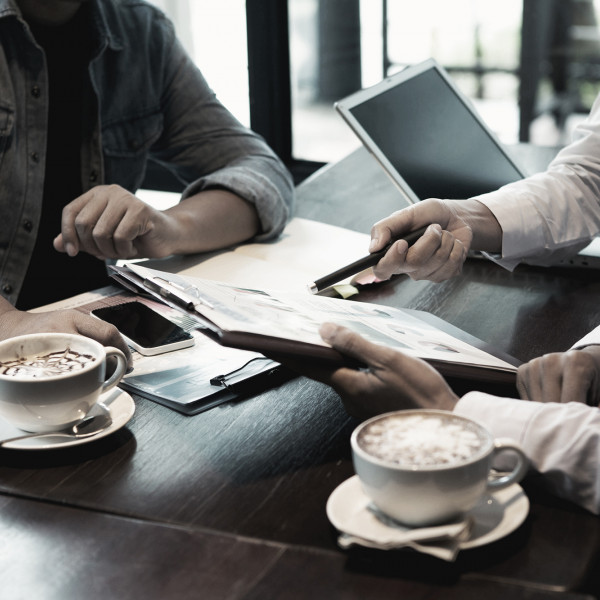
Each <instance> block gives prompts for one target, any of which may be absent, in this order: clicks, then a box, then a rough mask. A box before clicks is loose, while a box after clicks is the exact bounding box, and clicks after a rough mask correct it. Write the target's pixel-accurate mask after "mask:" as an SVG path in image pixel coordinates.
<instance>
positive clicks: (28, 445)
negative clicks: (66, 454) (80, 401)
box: [0, 388, 135, 450]
mask: <svg viewBox="0 0 600 600" xmlns="http://www.w3.org/2000/svg"><path fill="white" fill-rule="evenodd" d="M100 404H101V405H100ZM103 410H107V411H108V412H109V413H110V417H111V419H112V422H111V424H110V425H109V426H108V427H106V428H105V429H102V430H100V431H99V432H98V433H96V434H94V435H90V436H88V437H82V438H73V439H66V438H60V437H55V438H52V437H47V438H45V437H40V438H31V439H22V440H18V441H14V442H9V443H7V444H6V445H2V440H8V439H9V438H12V437H16V436H19V435H25V432H24V431H22V430H21V429H18V428H17V427H15V426H14V425H11V424H10V423H7V422H6V421H5V420H4V419H0V445H2V447H3V448H7V449H11V450H13V449H14V450H55V449H58V448H67V447H70V446H78V445H80V444H87V443H89V442H93V441H95V440H98V439H100V438H103V437H106V436H107V435H110V434H111V433H114V432H115V431H117V430H118V429H121V427H123V426H124V425H125V424H127V422H128V421H129V420H130V419H131V417H133V413H134V412H135V403H134V401H133V398H132V397H131V396H130V395H129V394H128V393H127V392H124V391H123V390H121V389H119V388H113V389H112V390H110V391H108V392H106V393H105V394H102V396H100V401H99V404H97V405H96V406H94V407H93V408H92V410H91V411H90V412H89V414H90V415H93V414H94V413H95V411H96V412H98V411H103Z"/></svg>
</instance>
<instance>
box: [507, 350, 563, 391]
mask: <svg viewBox="0 0 600 600" xmlns="http://www.w3.org/2000/svg"><path fill="white" fill-rule="evenodd" d="M517 377H520V378H521V379H522V381H523V384H524V386H525V387H526V389H527V398H528V399H529V400H533V401H535V402H560V398H561V388H562V365H561V364H560V355H559V354H547V355H544V356H541V357H539V358H535V359H533V360H532V361H530V362H529V363H527V364H526V365H522V366H521V367H519V370H518V372H517Z"/></svg>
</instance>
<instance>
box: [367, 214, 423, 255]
mask: <svg viewBox="0 0 600 600" xmlns="http://www.w3.org/2000/svg"><path fill="white" fill-rule="evenodd" d="M413 220H414V219H413V207H412V206H409V207H408V208H405V209H403V210H399V211H396V212H394V213H392V214H391V215H390V216H389V217H386V218H385V219H381V221H377V223H375V224H374V225H373V227H371V243H370V245H369V251H370V252H378V251H379V250H383V248H385V247H386V246H387V245H388V244H389V243H390V242H391V241H392V240H393V239H395V236H394V232H396V231H399V232H409V231H412V230H413V229H416V227H414V226H413Z"/></svg>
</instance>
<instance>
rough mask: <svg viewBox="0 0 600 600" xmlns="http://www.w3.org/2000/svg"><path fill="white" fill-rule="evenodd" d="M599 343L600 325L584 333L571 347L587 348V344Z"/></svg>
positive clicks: (594, 344)
mask: <svg viewBox="0 0 600 600" xmlns="http://www.w3.org/2000/svg"><path fill="white" fill-rule="evenodd" d="M598 344H600V326H598V327H596V328H595V329H592V331H590V332H589V333H587V334H586V335H584V336H583V337H582V338H581V339H580V340H579V341H578V342H575V343H574V344H573V346H571V348H572V349H577V348H585V346H596V345H598Z"/></svg>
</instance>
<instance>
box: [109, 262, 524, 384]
mask: <svg viewBox="0 0 600 600" xmlns="http://www.w3.org/2000/svg"><path fill="white" fill-rule="evenodd" d="M110 269H111V276H112V277H113V278H114V279H115V280H116V281H118V282H120V283H121V284H122V285H124V286H125V287H126V288H128V289H130V290H132V291H136V292H138V293H139V292H140V291H143V292H146V293H149V294H151V295H152V296H153V297H154V298H155V299H157V300H159V301H161V302H163V303H165V304H166V305H168V306H170V307H172V308H174V309H176V310H178V311H179V312H180V313H182V314H185V315H186V316H187V317H189V318H190V319H191V320H192V321H193V322H194V324H195V327H196V329H197V330H198V331H200V332H201V333H203V334H204V335H205V336H207V337H209V338H210V339H212V340H214V341H216V342H217V343H218V344H220V345H222V346H225V347H231V348H237V349H242V350H246V351H252V352H258V353H261V354H264V355H266V356H274V357H279V358H280V359H283V358H284V357H289V358H294V359H296V360H297V359H303V360H313V361H318V362H320V363H321V364H323V363H328V364H331V365H332V366H333V365H342V364H348V359H347V358H346V357H344V356H342V355H341V354H339V353H338V352H337V351H336V350H334V349H333V348H331V347H330V346H328V345H327V344H326V343H325V342H323V340H321V338H320V336H319V333H318V329H319V326H320V324H321V323H323V322H325V321H332V322H336V323H338V324H341V325H344V326H346V327H349V328H350V329H353V330H354V331H357V332H358V333H360V334H361V335H363V336H365V337H367V338H368V339H370V340H371V341H374V342H376V343H381V344H385V345H388V346H391V347H393V348H397V349H399V350H402V351H404V352H406V353H407V354H410V355H413V356H415V357H419V358H422V359H424V360H426V361H427V362H429V363H430V364H431V365H432V366H433V367H435V368H436V369H437V370H438V371H440V373H442V374H443V375H445V376H446V377H449V378H451V379H453V380H462V381H465V380H467V381H473V382H478V383H484V384H492V385H500V386H509V387H511V388H512V387H514V385H515V381H516V371H517V367H518V365H519V364H520V362H519V361H518V360H517V359H515V358H513V357H511V356H508V355H506V354H504V353H502V352H499V351H497V350H495V349H493V348H491V347H490V346H489V345H487V344H485V343H484V342H482V341H481V340H478V339H476V338H474V337H473V336H470V335H469V334H467V333H466V332H464V331H462V330H460V329H458V328H455V327H453V326H452V325H450V324H449V323H447V322H445V321H443V320H441V319H438V318H436V317H435V316H433V315H431V314H429V313H424V312H422V311H414V310H406V309H395V308H390V307H387V306H382V305H377V304H368V303H364V302H354V301H349V300H343V299H339V298H328V297H321V296H314V295H311V294H309V293H308V291H307V292H306V294H304V295H303V294H298V293H292V294H290V293H286V292H273V291H265V290H258V289H250V288H242V287H239V286H233V285H229V284H225V283H221V282H217V281H212V280H206V279H198V278H193V277H184V276H181V275H177V274H172V273H165V272H162V271H159V270H155V269H149V268H146V267H144V266H142V265H140V264H138V263H131V264H127V265H124V266H120V267H119V266H112V267H110ZM354 366H357V365H354Z"/></svg>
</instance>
